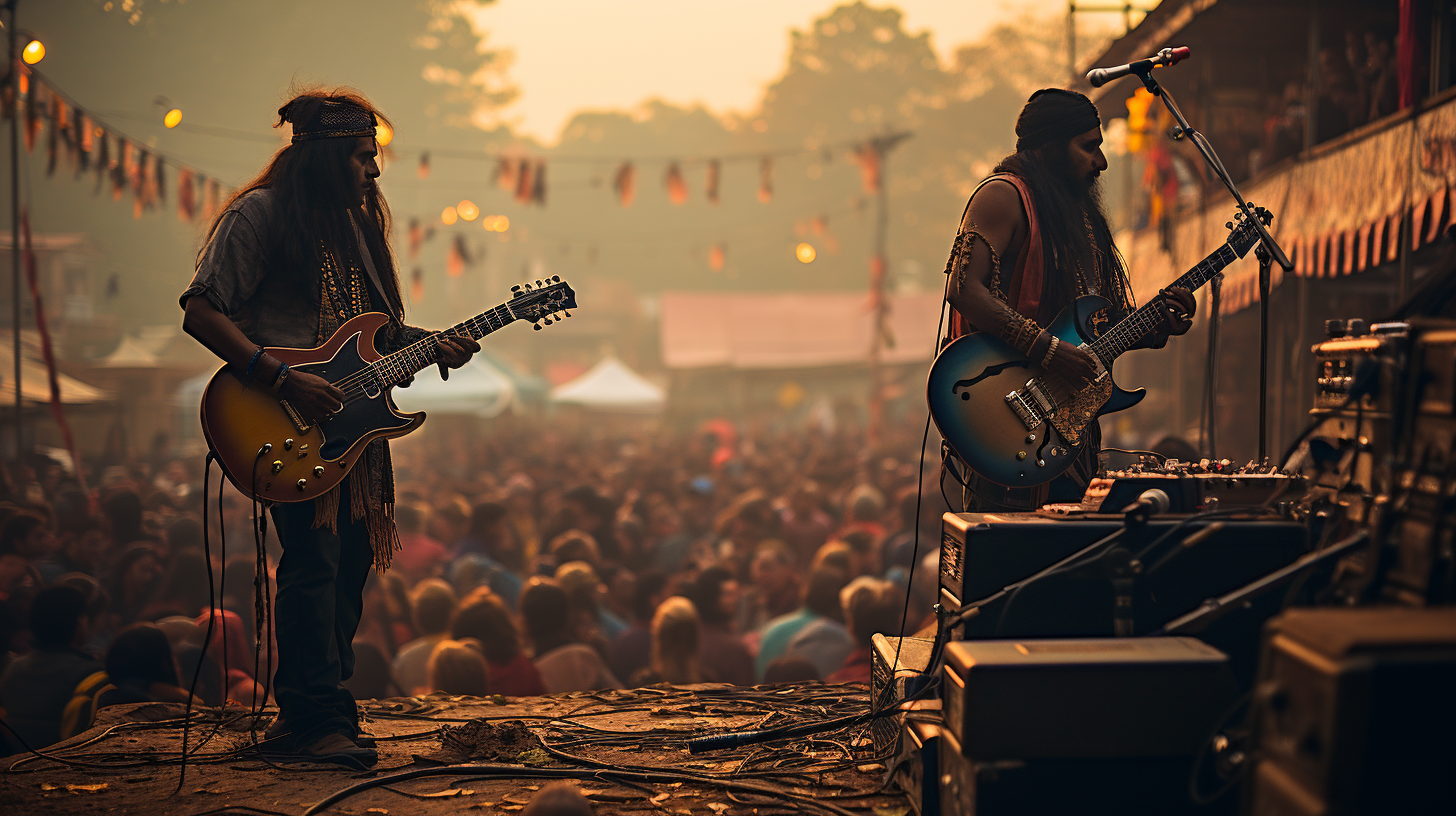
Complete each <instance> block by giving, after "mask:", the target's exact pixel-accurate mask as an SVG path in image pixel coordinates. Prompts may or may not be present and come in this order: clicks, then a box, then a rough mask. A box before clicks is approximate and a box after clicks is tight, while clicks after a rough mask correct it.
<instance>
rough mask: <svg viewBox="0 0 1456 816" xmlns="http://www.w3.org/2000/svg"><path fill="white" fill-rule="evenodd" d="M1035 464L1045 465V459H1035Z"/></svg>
mask: <svg viewBox="0 0 1456 816" xmlns="http://www.w3.org/2000/svg"><path fill="white" fill-rule="evenodd" d="M1036 466H1037V467H1046V460H1045V459H1038V460H1036Z"/></svg>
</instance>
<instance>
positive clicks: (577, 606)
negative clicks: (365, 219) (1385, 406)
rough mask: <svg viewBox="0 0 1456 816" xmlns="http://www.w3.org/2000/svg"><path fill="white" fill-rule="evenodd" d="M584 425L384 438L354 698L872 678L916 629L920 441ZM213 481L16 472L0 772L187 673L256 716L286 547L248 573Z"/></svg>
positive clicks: (157, 473) (37, 462) (184, 470)
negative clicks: (386, 538)
mask: <svg viewBox="0 0 1456 816" xmlns="http://www.w3.org/2000/svg"><path fill="white" fill-rule="evenodd" d="M576 428H577V429H576V430H575V431H564V430H562V429H560V428H558V427H554V426H552V425H547V424H544V423H541V422H539V421H528V420H503V421H501V423H500V424H499V425H498V426H497V427H496V428H494V429H492V430H491V431H490V432H487V433H473V432H467V431H447V432H445V433H439V434H436V435H434V436H430V435H424V436H423V438H420V439H413V438H411V439H409V440H405V441H402V442H399V443H396V445H395V475H396V482H397V493H396V495H397V503H396V506H395V518H396V524H397V527H398V530H399V539H400V549H399V550H398V551H397V552H396V553H395V554H394V560H393V563H392V565H391V566H390V568H389V569H387V570H385V571H383V572H377V571H376V573H375V574H373V575H372V576H371V578H370V579H369V584H368V585H367V587H366V590H365V603H364V615H363V619H362V621H361V623H360V626H359V631H358V633H357V635H356V637H355V641H354V653H355V661H354V665H353V666H352V677H350V679H349V680H348V681H347V682H346V685H347V686H348V687H349V688H350V690H351V691H352V692H353V693H354V695H355V696H356V697H358V698H360V699H366V698H386V697H392V696H401V695H418V694H426V693H431V692H444V693H447V694H452V695H479V696H486V695H504V696H528V695H539V694H554V693H560V692H571V691H583V690H597V689H610V688H623V687H636V686H641V685H650V684H655V683H673V684H690V683H700V682H721V683H733V684H740V685H751V684H757V683H774V682H790V681H814V680H821V681H825V682H854V681H861V682H862V681H866V680H867V679H868V677H869V671H870V665H871V664H870V648H871V638H872V636H873V635H874V634H875V633H887V634H897V633H899V632H900V631H901V626H902V620H901V618H902V615H903V614H905V610H906V609H907V606H906V603H907V595H908V597H909V606H908V609H909V614H908V620H907V621H905V623H904V626H905V631H907V632H913V631H916V630H918V629H920V628H922V627H923V626H924V625H926V624H927V623H928V622H929V620H928V619H927V618H928V616H929V615H930V609H931V605H932V604H933V598H934V591H935V581H936V569H935V564H934V559H935V558H936V551H937V547H936V546H935V545H936V542H937V540H938V537H937V535H936V530H937V529H938V524H939V517H940V513H941V511H942V510H943V509H944V504H943V501H942V498H941V496H940V493H939V492H938V490H937V489H936V486H935V483H934V481H933V479H932V480H929V481H928V482H927V484H929V485H930V487H929V489H927V490H924V491H922V490H920V489H919V488H920V474H921V468H920V462H919V459H918V458H917V457H918V448H917V443H918V442H919V441H920V439H919V433H918V431H919V430H920V429H919V428H908V427H906V428H899V429H896V430H893V431H891V432H889V433H888V434H886V438H884V439H883V440H881V442H880V443H879V444H877V445H875V446H873V448H872V447H871V446H869V445H867V443H866V440H865V438H864V436H863V434H861V433H858V432H854V433H847V432H846V433H819V432H809V433H805V432H801V431H790V430H782V431H775V430H767V429H757V430H744V429H741V428H735V427H733V426H731V425H729V424H728V423H726V422H716V423H710V424H709V425H707V426H704V427H703V428H699V429H696V430H693V431H683V432H670V431H666V430H663V429H661V428H653V429H650V430H649V429H646V428H637V429H622V428H618V429H616V430H612V431H608V430H605V429H603V428H602V427H600V426H593V425H592V424H590V423H582V424H580V425H578V426H576ZM929 458H930V462H931V464H934V463H935V460H934V452H932V453H931V456H930V457H929ZM201 470H202V469H201V462H197V463H191V462H186V461H169V462H154V463H130V464H127V465H111V466H108V467H106V468H102V469H100V472H99V473H96V474H92V475H94V476H96V477H97V478H95V479H93V480H88V481H91V482H92V483H98V482H99V484H96V486H95V487H93V488H92V489H90V490H83V489H82V488H81V486H80V482H78V480H76V479H75V478H74V476H73V475H72V474H70V473H69V472H68V470H67V469H65V468H63V467H61V466H60V465H59V464H57V463H55V462H53V461H52V460H50V459H47V458H45V457H41V456H35V457H33V458H31V459H29V460H26V461H22V462H20V463H12V464H11V465H10V466H9V467H8V468H7V469H6V470H5V471H4V477H5V479H4V482H3V484H0V494H3V495H0V639H3V640H0V644H3V646H0V661H3V663H0V668H3V673H0V709H3V719H4V722H5V723H6V724H7V725H8V729H4V730H5V733H4V734H3V736H0V739H3V740H4V746H3V747H4V748H5V749H7V750H6V752H7V753H9V752H15V751H19V750H22V743H21V742H20V740H23V745H24V746H29V747H31V748H37V749H38V748H43V747H45V746H47V745H50V744H53V743H55V742H57V741H58V740H61V739H65V738H67V737H70V736H73V735H75V734H77V733H80V732H81V731H84V730H85V729H86V728H88V727H89V726H90V725H91V724H92V722H94V720H95V717H96V713H97V711H98V710H99V709H101V708H103V707H105V706H107V705H112V704H117V703H126V702H143V701H185V700H187V699H188V694H189V691H188V689H189V688H190V687H191V685H192V679H193V677H194V676H196V677H197V678H198V680H197V688H196V692H195V693H196V699H195V702H197V703H199V704H204V705H222V704H224V703H229V704H235V705H242V706H257V705H259V704H261V703H263V702H264V701H265V700H266V698H267V695H268V689H269V687H270V686H269V672H270V661H269V651H270V643H269V633H270V631H271V625H270V621H269V620H268V619H267V612H268V605H267V598H266V595H267V593H266V592H265V591H264V590H266V589H267V588H268V587H267V585H266V583H265V582H259V581H256V580H255V579H256V578H257V577H258V576H260V575H262V576H265V577H266V576H268V575H269V574H270V572H271V570H272V568H273V566H274V565H276V563H277V560H278V557H279V555H280V550H279V548H278V546H277V543H276V539H274V538H273V537H272V535H271V533H269V532H268V531H266V530H265V531H264V533H263V536H264V539H263V541H264V547H263V548H262V554H261V555H260V554H259V550H258V548H257V546H256V544H255V542H256V541H257V539H256V538H255V532H256V531H255V529H254V526H253V515H252V504H251V503H250V502H249V501H247V500H245V499H243V498H242V497H241V496H240V495H238V494H236V493H235V492H234V491H232V490H231V488H227V489H225V490H219V489H218V487H217V482H216V479H217V476H218V474H217V472H216V471H213V479H214V481H213V483H212V484H211V485H209V486H207V487H204V485H203V484H202V472H201ZM204 494H208V495H207V500H208V502H209V504H210V506H209V507H207V508H204ZM922 495H923V498H924V503H923V506H922V507H921V509H920V522H921V524H920V526H921V528H922V530H921V533H920V535H919V536H918V539H917V535H916V531H915V520H916V504H917V498H918V497H921V496H922ZM219 496H221V504H219ZM204 509H206V511H207V512H206V515H205V514H204ZM204 525H206V528H207V529H204ZM205 536H206V537H207V539H208V540H207V541H206V544H207V547H204V537H205ZM917 561H918V562H919V563H916V562H917ZM912 564H915V566H916V569H915V570H914V571H913V581H912V577H911V576H912ZM210 580H211V581H212V582H213V586H212V589H211V590H210V589H209V581H210ZM912 584H913V586H912ZM260 600H261V601H262V603H260ZM209 638H210V640H209Z"/></svg>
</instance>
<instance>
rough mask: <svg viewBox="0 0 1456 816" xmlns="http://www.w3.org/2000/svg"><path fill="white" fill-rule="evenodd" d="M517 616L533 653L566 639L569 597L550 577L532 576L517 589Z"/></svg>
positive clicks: (569, 620) (548, 648) (540, 651)
mask: <svg viewBox="0 0 1456 816" xmlns="http://www.w3.org/2000/svg"><path fill="white" fill-rule="evenodd" d="M521 618H522V620H523V621H524V622H525V625H526V637H528V638H530V639H531V645H533V646H534V647H535V649H536V656H537V657H540V656H541V654H542V653H543V652H546V651H549V650H550V649H552V648H555V647H556V646H560V645H562V644H563V643H566V642H568V641H569V639H570V637H571V635H570V631H569V627H570V625H571V599H570V598H569V597H568V596H567V594H566V590H564V589H562V588H561V585H560V584H558V583H556V582H555V581H554V580H552V579H550V578H542V577H540V576H536V577H533V578H532V579H531V580H530V581H528V582H526V587H525V589H523V590H521Z"/></svg>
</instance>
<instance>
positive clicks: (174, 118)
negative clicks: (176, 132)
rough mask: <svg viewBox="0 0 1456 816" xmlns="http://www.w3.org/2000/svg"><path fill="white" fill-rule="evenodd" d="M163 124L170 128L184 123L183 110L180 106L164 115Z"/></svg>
mask: <svg viewBox="0 0 1456 816" xmlns="http://www.w3.org/2000/svg"><path fill="white" fill-rule="evenodd" d="M162 124H164V125H166V126H167V127H168V128H174V127H177V126H178V125H180V124H182V111H181V110H180V109H178V108H173V109H171V110H169V111H167V115H166V116H163V117H162Z"/></svg>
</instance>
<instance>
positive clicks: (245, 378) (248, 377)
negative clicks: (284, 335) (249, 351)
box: [243, 346, 263, 382]
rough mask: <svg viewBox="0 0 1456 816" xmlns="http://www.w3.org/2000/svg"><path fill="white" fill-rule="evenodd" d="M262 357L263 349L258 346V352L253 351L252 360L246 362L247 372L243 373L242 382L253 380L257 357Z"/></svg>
mask: <svg viewBox="0 0 1456 816" xmlns="http://www.w3.org/2000/svg"><path fill="white" fill-rule="evenodd" d="M262 356H263V347H262V346H258V350H257V351H255V352H253V359H251V360H249V361H248V370H247V371H244V372H243V381H244V382H246V381H248V380H251V379H253V369H254V368H256V367H257V365H258V358H259V357H262Z"/></svg>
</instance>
